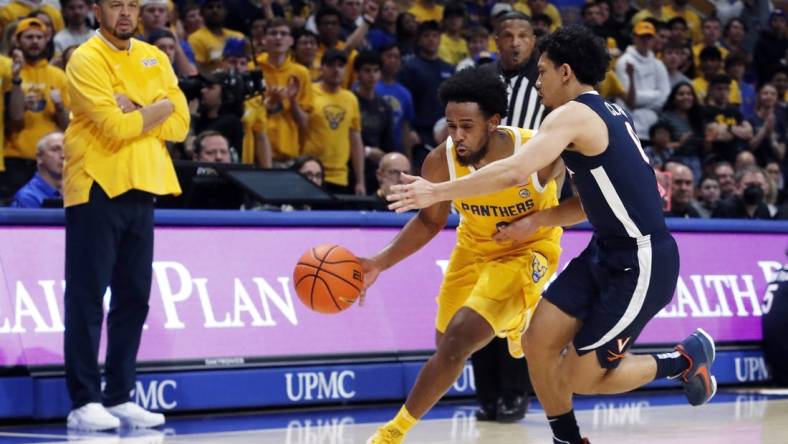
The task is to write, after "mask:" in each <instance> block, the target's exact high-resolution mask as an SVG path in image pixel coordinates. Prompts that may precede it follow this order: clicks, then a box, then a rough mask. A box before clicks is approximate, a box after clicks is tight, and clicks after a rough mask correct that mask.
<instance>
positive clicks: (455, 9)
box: [443, 1, 465, 20]
mask: <svg viewBox="0 0 788 444" xmlns="http://www.w3.org/2000/svg"><path fill="white" fill-rule="evenodd" d="M449 17H463V18H464V17H465V6H464V5H463V4H462V3H460V2H457V1H452V2H449V3H446V5H445V6H444V7H443V19H444V20H446V19H447V18H449Z"/></svg>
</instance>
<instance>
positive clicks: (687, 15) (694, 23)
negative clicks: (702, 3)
mask: <svg viewBox="0 0 788 444" xmlns="http://www.w3.org/2000/svg"><path fill="white" fill-rule="evenodd" d="M662 16H663V17H665V22H666V23H667V22H668V21H670V19H672V18H673V17H681V18H683V19H684V20H685V21H686V22H687V27H688V28H689V36H690V39H692V41H693V42H694V43H698V42H701V41H703V32H702V31H701V29H700V17H698V14H695V13H694V12H692V11H690V10H689V9H685V10H684V11H682V12H681V13H679V12H678V11H676V10H675V9H673V5H667V6H663V7H662Z"/></svg>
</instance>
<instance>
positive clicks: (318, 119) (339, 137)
mask: <svg viewBox="0 0 788 444" xmlns="http://www.w3.org/2000/svg"><path fill="white" fill-rule="evenodd" d="M314 93H315V108H314V110H312V112H311V113H309V126H308V127H307V130H306V134H307V136H306V144H305V145H304V154H306V155H309V156H315V157H317V158H318V159H320V161H321V162H323V167H324V168H325V181H326V182H329V183H332V184H334V185H340V186H346V185H347V184H348V177H347V176H348V168H347V164H348V160H349V159H350V148H351V147H350V132H351V131H361V110H360V107H359V104H358V99H357V98H356V95H355V94H353V93H352V92H350V91H348V90H346V89H344V88H340V89H339V90H338V91H337V92H334V93H330V92H328V91H326V90H324V89H323V87H322V86H321V85H320V83H315V84H314Z"/></svg>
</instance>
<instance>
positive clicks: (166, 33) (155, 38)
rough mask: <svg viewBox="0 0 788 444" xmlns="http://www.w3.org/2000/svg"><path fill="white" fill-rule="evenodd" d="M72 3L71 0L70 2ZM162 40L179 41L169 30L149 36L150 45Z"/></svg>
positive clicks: (159, 30)
mask: <svg viewBox="0 0 788 444" xmlns="http://www.w3.org/2000/svg"><path fill="white" fill-rule="evenodd" d="M69 1H70V0H69ZM160 39H172V40H174V41H175V42H177V41H178V40H177V39H176V38H175V34H173V33H172V31H170V30H169V29H164V28H160V29H154V30H153V31H152V32H151V33H150V35H149V36H148V43H150V44H151V45H155V44H156V42H158V41H159V40H160Z"/></svg>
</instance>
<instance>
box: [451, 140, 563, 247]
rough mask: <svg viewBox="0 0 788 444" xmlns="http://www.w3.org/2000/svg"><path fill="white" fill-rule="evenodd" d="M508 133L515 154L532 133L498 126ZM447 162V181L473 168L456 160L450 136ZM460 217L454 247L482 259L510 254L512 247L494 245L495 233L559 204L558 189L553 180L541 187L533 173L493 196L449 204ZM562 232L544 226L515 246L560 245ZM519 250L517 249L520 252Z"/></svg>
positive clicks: (463, 174) (502, 244)
mask: <svg viewBox="0 0 788 444" xmlns="http://www.w3.org/2000/svg"><path fill="white" fill-rule="evenodd" d="M498 128H501V129H503V130H505V131H507V132H508V133H509V135H510V136H511V137H512V141H513V142H514V152H516V151H519V150H520V149H522V146H523V144H524V143H525V142H526V141H527V140H528V139H530V138H531V137H533V135H534V134H535V132H534V131H533V130H527V129H522V128H515V127H511V126H499V127H498ZM446 159H447V161H448V164H449V178H450V180H456V179H459V178H461V177H464V176H467V175H468V174H471V173H472V172H473V171H474V168H473V167H472V166H466V165H462V164H461V163H460V162H459V161H458V160H457V155H456V153H455V150H454V144H453V142H452V140H451V137H449V138H448V139H446ZM452 203H453V205H454V208H455V209H456V210H457V212H458V213H459V214H460V225H459V226H458V227H457V245H458V246H460V247H463V248H466V249H469V250H472V251H474V252H476V253H479V254H480V255H482V256H485V257H496V256H501V255H508V254H511V253H512V244H511V243H508V242H496V241H494V240H493V238H492V237H493V235H494V234H495V233H496V232H498V230H499V229H500V228H502V227H504V226H506V225H508V224H510V223H512V222H514V221H516V220H518V219H520V218H522V217H523V216H526V215H528V214H531V213H533V212H536V211H540V210H544V209H547V208H551V207H555V206H557V205H558V190H557V185H556V183H555V181H554V180H551V181H550V182H548V183H546V184H544V185H543V184H540V183H539V178H538V174H537V173H536V172H534V173H533V174H532V175H531V177H530V178H529V180H528V182H527V183H524V184H521V185H518V186H515V187H510V188H507V189H505V190H501V191H498V192H495V193H492V194H487V195H484V196H476V197H469V198H462V199H455V200H454V201H452ZM562 232H563V230H562V229H561V228H560V227H543V228H540V229H539V230H537V231H536V232H535V233H534V234H533V235H531V236H530V237H529V238H528V239H526V240H525V241H523V242H522V243H520V244H519V245H518V247H519V246H522V247H525V248H527V247H528V245H530V244H533V243H534V242H537V241H543V240H553V241H555V243H556V244H558V243H559V241H560V238H561V233H562ZM519 249H520V248H518V250H519Z"/></svg>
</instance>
